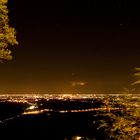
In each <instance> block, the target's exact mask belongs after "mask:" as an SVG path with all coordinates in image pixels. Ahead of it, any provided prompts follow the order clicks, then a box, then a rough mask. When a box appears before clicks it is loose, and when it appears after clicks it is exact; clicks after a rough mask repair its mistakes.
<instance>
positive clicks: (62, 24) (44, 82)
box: [0, 0, 140, 93]
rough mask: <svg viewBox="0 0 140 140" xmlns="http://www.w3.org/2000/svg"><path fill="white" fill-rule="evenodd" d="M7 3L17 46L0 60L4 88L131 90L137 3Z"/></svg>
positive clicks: (136, 63) (139, 23) (138, 56)
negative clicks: (3, 60) (0, 62)
mask: <svg viewBox="0 0 140 140" xmlns="http://www.w3.org/2000/svg"><path fill="white" fill-rule="evenodd" d="M8 7H9V10H10V13H9V17H10V25H12V26H14V27H15V28H16V31H17V40H18V42H19V45H18V47H15V48H13V49H12V50H13V56H14V58H13V60H12V61H10V62H6V63H4V64H0V73H1V76H0V91H6V92H26V91H28V92H33V91H35V92H40V93H50V92H51V93H52V92H53V93H70V92H71V93H74V92H80V93H93V92H94V91H105V92H106V91H121V90H122V89H123V88H124V87H128V88H131V86H130V84H131V82H133V81H134V77H133V72H134V71H133V68H134V67H140V8H139V4H138V3H137V2H136V1H130V2H128V1H127V0H91V1H90V0H85V1H82V0H81V1H80V0H65V1H62V0H57V1H54V0H42V1H35V0H9V4H8ZM132 88H133V87H132ZM135 88H139V87H138V86H137V87H135Z"/></svg>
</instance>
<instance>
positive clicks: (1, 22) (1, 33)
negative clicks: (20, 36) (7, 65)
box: [0, 0, 18, 62]
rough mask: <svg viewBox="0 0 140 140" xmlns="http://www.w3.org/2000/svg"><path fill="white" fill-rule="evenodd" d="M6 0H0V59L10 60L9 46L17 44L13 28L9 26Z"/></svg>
mask: <svg viewBox="0 0 140 140" xmlns="http://www.w3.org/2000/svg"><path fill="white" fill-rule="evenodd" d="M7 3H8V0H0V61H1V62H3V61H4V60H11V59H12V55H11V50H9V48H8V47H9V46H13V45H16V44H18V42H17V41H16V36H15V29H14V28H12V27H10V26H9V17H8V12H9V11H8V9H7Z"/></svg>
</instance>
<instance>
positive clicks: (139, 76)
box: [132, 68, 140, 85]
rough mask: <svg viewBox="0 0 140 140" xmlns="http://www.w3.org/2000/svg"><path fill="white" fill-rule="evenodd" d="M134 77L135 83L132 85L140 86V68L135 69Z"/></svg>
mask: <svg viewBox="0 0 140 140" xmlns="http://www.w3.org/2000/svg"><path fill="white" fill-rule="evenodd" d="M135 71H136V72H135V73H134V76H135V77H136V81H135V82H133V83H132V85H136V84H140V68H135Z"/></svg>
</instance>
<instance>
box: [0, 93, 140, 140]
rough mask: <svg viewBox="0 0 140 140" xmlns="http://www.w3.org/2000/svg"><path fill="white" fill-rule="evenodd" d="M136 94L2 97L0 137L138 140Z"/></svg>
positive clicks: (139, 103)
mask: <svg viewBox="0 0 140 140" xmlns="http://www.w3.org/2000/svg"><path fill="white" fill-rule="evenodd" d="M139 101H140V99H139V96H136V95H135V96H132V95H131V96H124V95H123V96H120V95H119V96H113V95H100V96H99V95H98V96H95V95H94V96H93V95H92V96H91V95H90V96H88V95H86V96H85V95H83V96H66V95H65V96H64V95H61V96H55V95H52V96H35V95H33V96H27V95H26V96H25V95H19V96H6V95H5V96H1V98H0V120H1V121H0V132H1V136H0V139H39V140H43V139H46V140H59V139H60V140H108V139H111V140H139V139H140V110H139V109H140V106H139V105H140V102H139Z"/></svg>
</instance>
